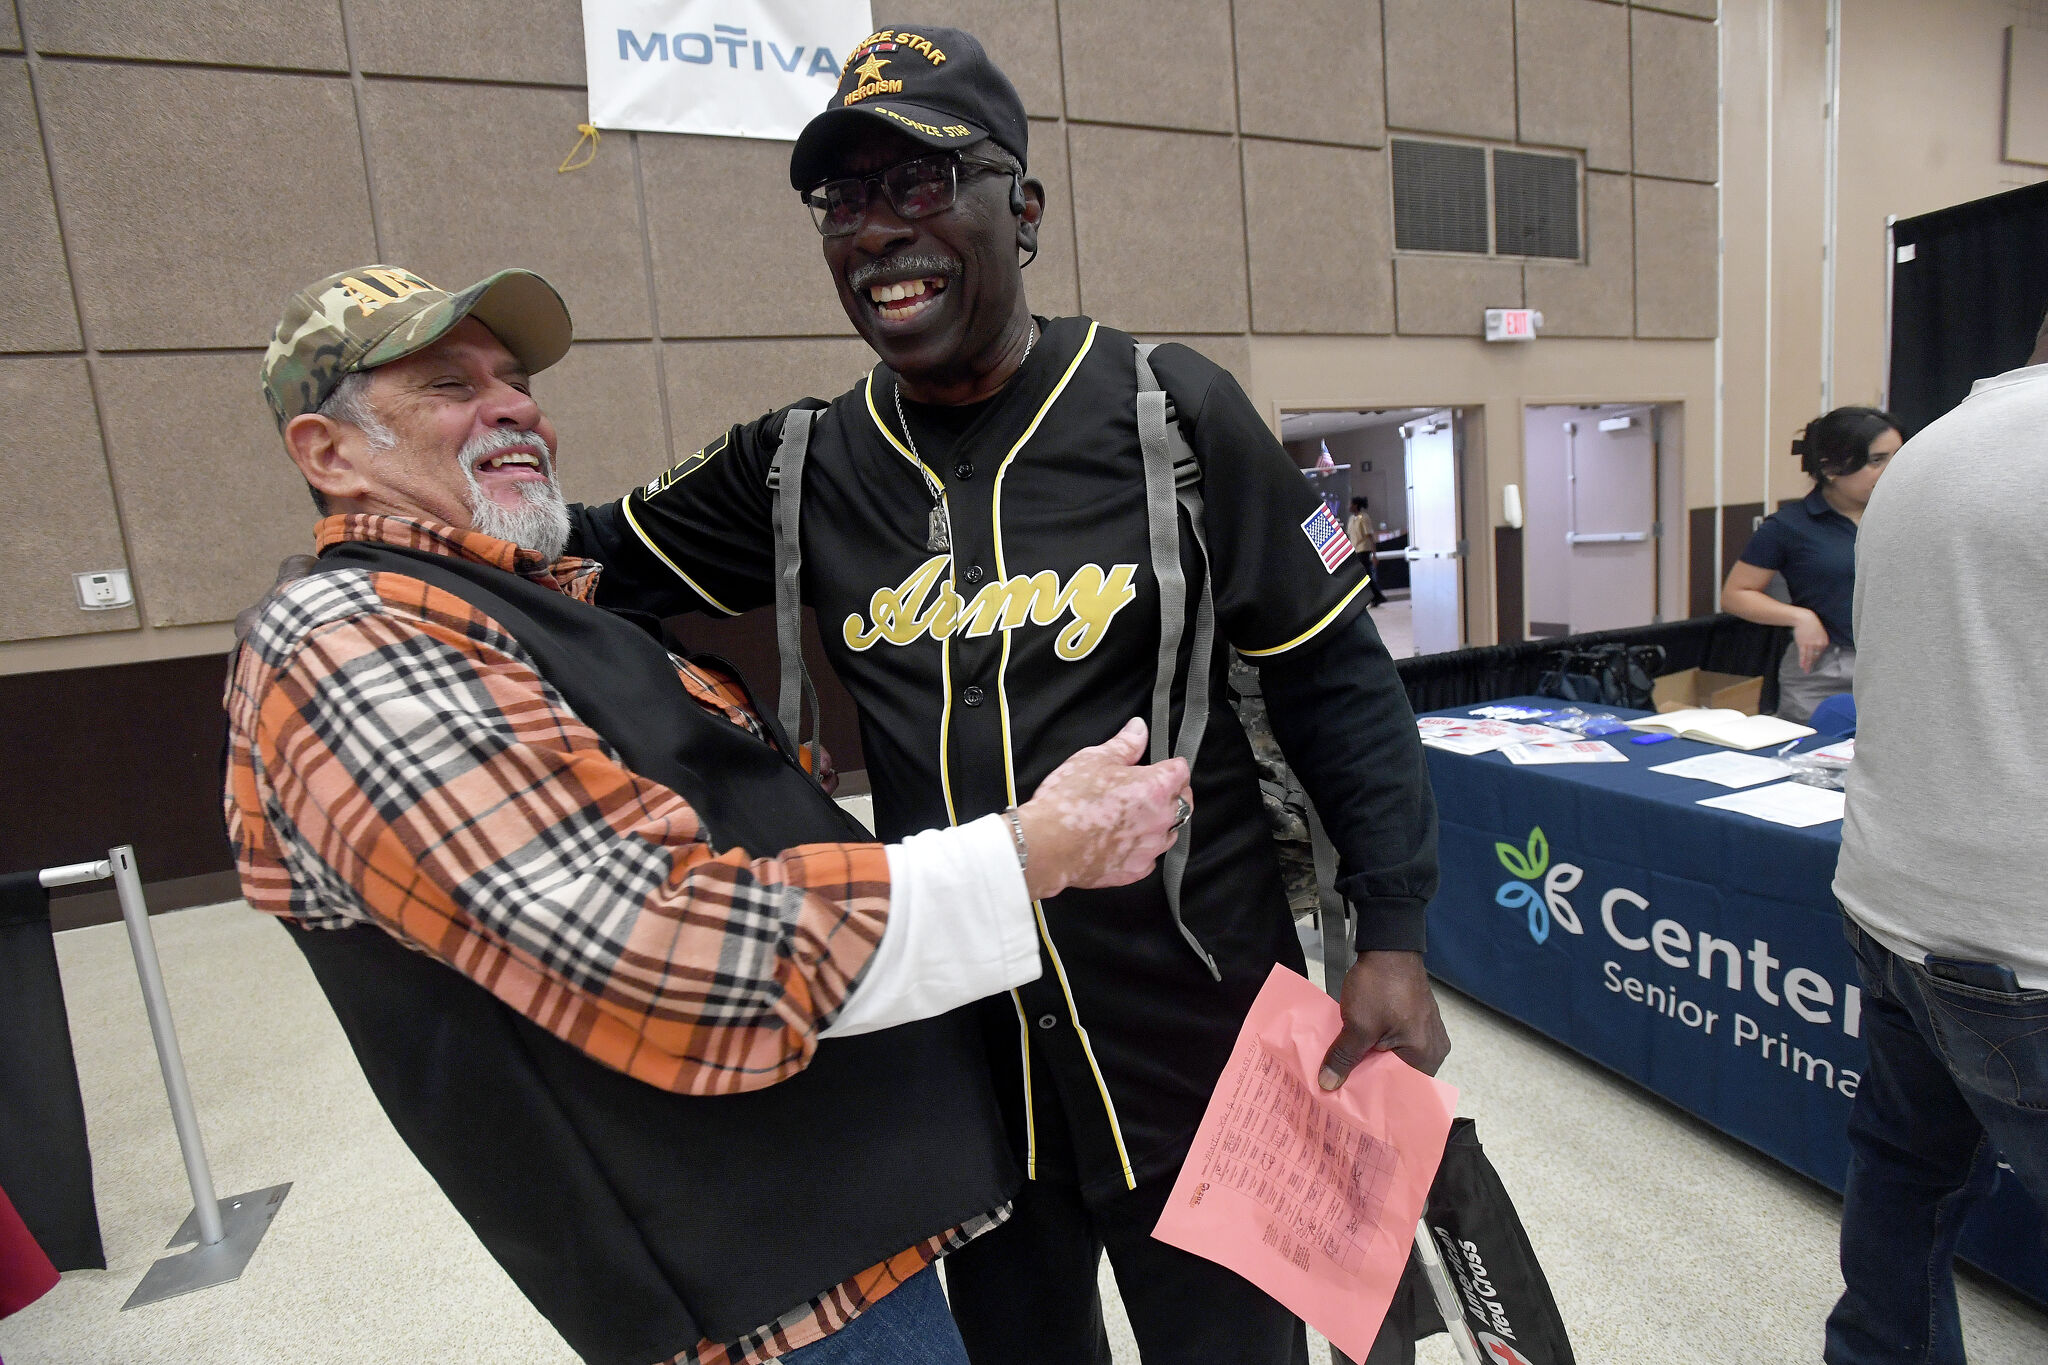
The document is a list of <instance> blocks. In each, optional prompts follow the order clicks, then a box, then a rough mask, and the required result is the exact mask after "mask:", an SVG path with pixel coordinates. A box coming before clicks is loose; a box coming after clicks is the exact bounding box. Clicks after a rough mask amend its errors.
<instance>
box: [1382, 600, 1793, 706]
mask: <svg viewBox="0 0 2048 1365" xmlns="http://www.w3.org/2000/svg"><path fill="white" fill-rule="evenodd" d="M1790 635H1791V632H1790V631H1786V630H1782V629H1779V628H1777V627H1774V626H1760V625H1757V624H1756V623H1755V622H1753V621H1745V620H1743V619H1742V618H1740V617H1737V616H1728V615H1725V614H1724V615H1718V616H1694V617H1689V618H1688V619H1686V620H1683V621H1666V622H1663V623H1662V624H1660V625H1654V626H1630V627H1628V628H1626V629H1622V630H1601V631H1593V632H1591V633H1589V634H1585V635H1560V636H1557V637H1555V638H1552V639H1547V640H1529V641H1527V642H1525V643H1522V644H1513V645H1481V646H1479V647H1477V648H1474V649H1460V650H1454V651H1452V652H1450V653H1448V654H1424V655H1421V656H1419V657H1417V658H1413V659H1397V660H1396V661H1395V663H1394V667H1395V669H1396V670H1397V671H1398V672H1399V673H1400V675H1401V682H1402V683H1403V685H1404V686H1406V687H1407V689H1408V704H1409V705H1410V706H1411V707H1413V708H1414V709H1415V710H1416V711H1418V712H1421V711H1441V710H1444V709H1446V708H1448V707H1452V706H1477V705H1478V704H1479V703H1481V702H1487V701H1495V700H1498V699H1499V698H1501V697H1519V696H1531V695H1534V693H1535V691H1536V680H1537V678H1538V677H1540V676H1541V675H1542V674H1543V673H1544V672H1545V671H1546V670H1548V669H1549V668H1550V667H1551V666H1552V665H1553V664H1554V662H1555V656H1556V654H1557V652H1558V651H1559V650H1561V649H1585V648H1589V647H1591V646H1593V645H1606V644H1627V645H1657V646H1660V647H1661V648H1662V649H1663V650H1664V655H1665V658H1664V672H1666V673H1676V672H1678V671H1679V670H1681V669H1686V668H1704V669H1706V670H1708V671H1709V672H1713V673H1734V674H1738V675H1740V676H1742V677H1745V678H1748V677H1759V676H1760V677H1762V678H1763V680H1764V695H1763V708H1762V709H1763V710H1764V711H1765V712H1767V713H1768V712H1770V711H1773V710H1775V709H1777V684H1778V657H1779V656H1780V655H1781V654H1783V653H1784V652H1785V641H1786V640H1787V639H1788V638H1789V637H1790Z"/></svg>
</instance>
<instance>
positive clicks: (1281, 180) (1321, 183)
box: [1243, 138, 1394, 333]
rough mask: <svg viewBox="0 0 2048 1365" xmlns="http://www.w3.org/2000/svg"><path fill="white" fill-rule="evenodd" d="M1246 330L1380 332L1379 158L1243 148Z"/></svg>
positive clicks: (1383, 208) (1387, 238)
mask: <svg viewBox="0 0 2048 1365" xmlns="http://www.w3.org/2000/svg"><path fill="white" fill-rule="evenodd" d="M1243 146H1244V190H1245V194H1244V197H1245V210H1246V222H1245V232H1246V237H1247V239H1248V241H1249V244H1250V255H1251V277H1252V330H1253V331H1257V332H1352V333H1357V332H1390V331H1392V330H1393V328H1394V292H1393V276H1392V273H1391V269H1390V267H1389V265H1388V258H1389V257H1390V256H1391V255H1392V254H1393V247H1394V243H1393V235H1392V231H1391V228H1390V226H1389V225H1390V224H1391V223H1392V221H1393V208H1392V205H1391V204H1390V203H1389V190H1388V181H1387V164H1386V163H1387V158H1386V154H1385V153H1384V152H1377V151H1357V150H1353V149H1351V148H1348V147H1317V146H1310V145H1307V144H1304V143H1299V142H1266V141H1261V140H1259V139H1256V138H1246V139H1245V140H1244V143H1243Z"/></svg>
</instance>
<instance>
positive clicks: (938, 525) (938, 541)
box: [889, 318, 1038, 554]
mask: <svg viewBox="0 0 2048 1365" xmlns="http://www.w3.org/2000/svg"><path fill="white" fill-rule="evenodd" d="M1037 344H1038V319H1036V318H1033V319H1032V320H1031V340H1029V341H1027V342H1025V343H1024V359H1023V360H1019V361H1018V362H1017V368H1018V369H1020V370H1021V369H1023V368H1024V361H1025V360H1029V359H1031V348H1032V347H1033V346H1036V345H1037ZM889 396H890V397H892V398H894V399H895V400H896V425H897V426H899V427H902V428H903V440H904V442H905V444H907V445H908V446H909V447H910V454H911V456H912V458H914V459H915V460H916V461H917V472H918V473H919V474H921V475H923V476H924V491H925V492H926V494H927V495H929V496H930V498H931V500H932V512H931V516H930V517H929V518H928V519H927V520H926V522H925V535H924V547H925V549H927V550H931V551H934V552H940V553H948V554H950V553H951V552H952V549H953V522H952V519H951V517H950V516H949V515H948V514H947V512H946V493H945V490H944V489H942V488H940V487H939V481H938V480H937V479H935V478H933V477H932V472H931V470H929V469H927V468H925V463H924V455H923V454H922V453H921V452H920V451H919V450H918V448H917V438H916V437H915V436H913V435H911V434H910V419H909V418H908V417H905V416H904V415H903V385H902V383H901V382H900V381H899V382H898V383H897V384H896V385H895V386H894V387H892V388H891V389H890V390H889Z"/></svg>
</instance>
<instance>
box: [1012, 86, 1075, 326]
mask: <svg viewBox="0 0 2048 1365" xmlns="http://www.w3.org/2000/svg"><path fill="white" fill-rule="evenodd" d="M1030 151H1031V165H1030V167H1029V169H1028V171H1027V172H1026V173H1027V174H1028V175H1031V176H1035V177H1036V178H1037V179H1038V181H1039V183H1040V184H1042V185H1044V186H1045V217H1044V218H1043V219H1042V220H1041V221H1040V223H1039V228H1038V255H1037V256H1036V257H1035V258H1033V259H1032V262H1031V264H1030V266H1029V267H1027V268H1026V269H1025V272H1024V293H1025V296H1026V297H1027V298H1029V299H1030V301H1031V311H1032V312H1034V313H1037V314H1039V315H1040V316H1042V317H1055V318H1056V317H1062V316H1065V315H1068V314H1072V313H1078V312H1080V311H1081V281H1080V277H1079V275H1078V274H1077V273H1076V271H1075V267H1074V178H1073V176H1072V174H1071V173H1070V172H1069V170H1068V168H1067V130H1066V129H1065V128H1064V127H1062V126H1061V125H1059V124H1057V123H1040V122H1034V123H1033V124H1032V125H1031V148H1030Z"/></svg>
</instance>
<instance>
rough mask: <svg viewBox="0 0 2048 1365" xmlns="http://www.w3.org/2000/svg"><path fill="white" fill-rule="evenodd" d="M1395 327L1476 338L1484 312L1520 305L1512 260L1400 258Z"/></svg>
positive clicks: (1422, 333) (1519, 287) (1518, 276)
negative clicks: (1490, 309)
mask: <svg viewBox="0 0 2048 1365" xmlns="http://www.w3.org/2000/svg"><path fill="white" fill-rule="evenodd" d="M1394 299H1395V310H1396V311H1395V327H1396V329H1397V330H1398V331H1399V332H1400V333H1401V334H1402V335H1403V336H1439V337H1476V336H1480V335H1483V334H1484V333H1485V331H1486V310H1487V309H1489V308H1520V307H1521V306H1522V267H1521V266H1520V265H1519V264H1517V263H1516V262H1513V261H1486V260H1472V261H1461V260H1458V259H1456V258H1455V257H1450V256H1401V257H1397V258H1396V259H1395V261H1394Z"/></svg>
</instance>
